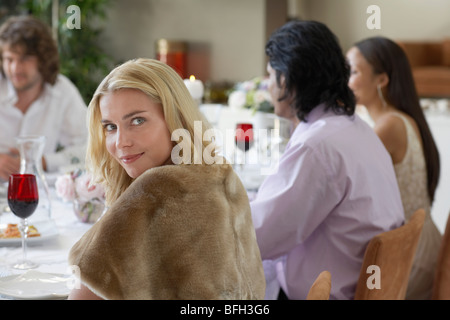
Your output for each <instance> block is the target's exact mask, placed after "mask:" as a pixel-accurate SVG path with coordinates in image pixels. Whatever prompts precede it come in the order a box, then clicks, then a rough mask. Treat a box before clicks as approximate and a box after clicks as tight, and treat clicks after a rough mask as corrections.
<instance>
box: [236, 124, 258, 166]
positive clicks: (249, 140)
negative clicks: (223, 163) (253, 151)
mask: <svg viewBox="0 0 450 320" xmlns="http://www.w3.org/2000/svg"><path fill="white" fill-rule="evenodd" d="M235 143H236V147H237V148H238V149H239V150H241V151H242V152H243V161H242V160H241V161H240V167H241V170H242V167H243V165H244V164H245V163H246V162H247V152H248V150H250V148H251V147H252V146H253V143H254V139H253V124H251V123H237V124H236V131H235Z"/></svg>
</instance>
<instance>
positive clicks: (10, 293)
mask: <svg viewBox="0 0 450 320" xmlns="http://www.w3.org/2000/svg"><path fill="white" fill-rule="evenodd" d="M69 278H70V276H69V275H64V274H56V273H43V272H39V271H35V270H29V271H27V272H25V273H23V274H20V275H13V276H7V277H1V278H0V295H3V296H5V297H9V298H14V299H64V298H67V296H68V295H69V293H70V289H69V286H68V280H69Z"/></svg>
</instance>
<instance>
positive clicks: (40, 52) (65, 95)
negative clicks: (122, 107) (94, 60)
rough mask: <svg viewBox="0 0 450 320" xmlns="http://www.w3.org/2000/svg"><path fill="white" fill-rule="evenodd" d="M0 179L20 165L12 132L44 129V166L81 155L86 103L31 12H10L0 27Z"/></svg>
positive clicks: (48, 35) (77, 159)
mask: <svg viewBox="0 0 450 320" xmlns="http://www.w3.org/2000/svg"><path fill="white" fill-rule="evenodd" d="M0 62H1V67H0V180H7V179H8V177H9V175H10V174H11V173H13V172H18V171H19V168H20V157H19V152H18V150H17V145H16V142H15V138H16V137H18V136H21V135H43V136H45V137H46V144H45V148H44V154H43V158H42V163H43V168H44V170H46V171H49V172H51V171H57V170H58V169H59V168H61V167H63V166H67V165H70V164H73V163H79V162H82V161H84V157H85V144H86V139H87V130H86V124H85V123H86V121H85V118H86V109H87V107H86V104H85V103H84V101H83V99H82V97H81V95H80V93H79V91H78V89H77V88H76V87H75V86H74V84H73V83H72V82H70V80H69V79H68V78H66V77H65V76H63V75H61V74H59V56H58V48H57V44H56V43H55V41H54V39H53V38H52V36H51V32H50V29H49V28H48V26H47V25H45V24H44V23H43V22H41V21H40V20H38V19H36V18H34V17H32V16H18V17H11V18H9V19H8V20H6V21H5V23H4V24H3V25H2V26H1V27H0Z"/></svg>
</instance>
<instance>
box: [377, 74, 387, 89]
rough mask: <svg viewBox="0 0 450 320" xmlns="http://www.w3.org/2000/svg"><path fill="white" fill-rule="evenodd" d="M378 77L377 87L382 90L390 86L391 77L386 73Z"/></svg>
mask: <svg viewBox="0 0 450 320" xmlns="http://www.w3.org/2000/svg"><path fill="white" fill-rule="evenodd" d="M377 77H378V80H377V85H379V86H380V87H381V88H384V87H386V86H387V85H388V84H389V77H388V75H387V73H386V72H383V73H380V74H378V75H377Z"/></svg>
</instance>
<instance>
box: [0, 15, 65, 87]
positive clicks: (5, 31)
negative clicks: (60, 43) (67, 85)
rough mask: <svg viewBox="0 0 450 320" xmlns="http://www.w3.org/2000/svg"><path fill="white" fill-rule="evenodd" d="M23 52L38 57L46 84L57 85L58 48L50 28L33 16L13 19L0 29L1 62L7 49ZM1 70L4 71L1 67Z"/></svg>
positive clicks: (39, 66) (40, 70)
mask: <svg viewBox="0 0 450 320" xmlns="http://www.w3.org/2000/svg"><path fill="white" fill-rule="evenodd" d="M6 46H7V47H9V48H10V49H13V50H17V49H18V50H23V54H24V55H31V56H36V57H37V58H38V61H39V63H38V68H39V72H40V73H41V75H42V77H43V79H44V81H45V82H48V83H50V84H51V85H53V84H55V81H56V77H57V76H58V73H59V55H58V47H57V45H56V42H55V40H54V39H53V38H52V34H51V31H50V28H49V27H48V26H47V25H46V24H45V23H43V22H42V21H40V20H38V19H36V18H34V17H33V16H29V15H24V16H16V17H11V18H9V19H8V20H6V21H5V22H4V24H3V25H2V26H1V27H0V62H1V63H2V64H3V50H4V48H5V47H6ZM0 70H1V72H2V74H4V70H3V68H2V67H1V65H0Z"/></svg>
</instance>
